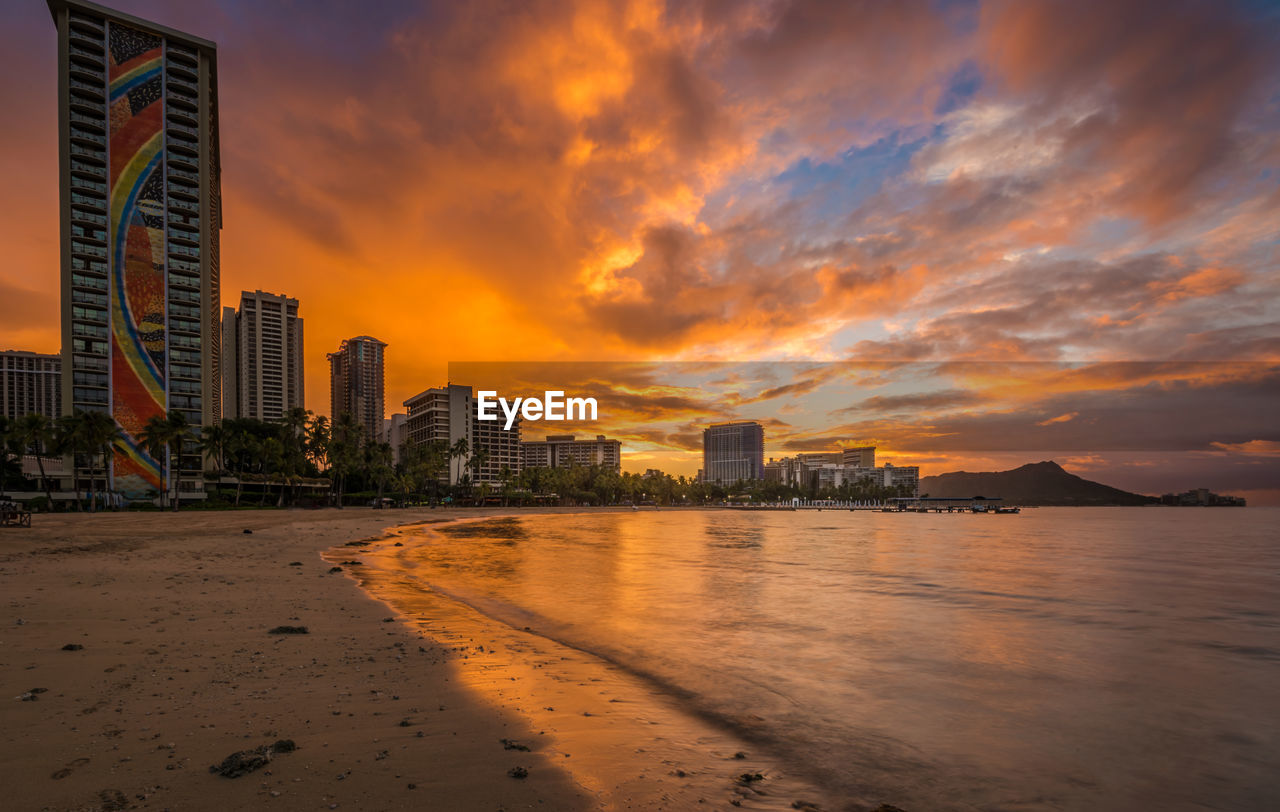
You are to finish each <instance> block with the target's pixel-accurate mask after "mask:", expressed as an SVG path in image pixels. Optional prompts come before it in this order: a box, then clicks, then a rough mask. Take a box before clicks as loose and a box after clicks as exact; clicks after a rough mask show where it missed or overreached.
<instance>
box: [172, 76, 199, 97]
mask: <svg viewBox="0 0 1280 812" xmlns="http://www.w3.org/2000/svg"><path fill="white" fill-rule="evenodd" d="M165 87H166V88H167V89H168V90H170V91H176V92H178V93H180V94H182V95H184V96H186V95H190V96H193V97H198V96H199V95H200V88H199V86H198V85H196V80H195V78H191V79H187V78H186V77H184V76H181V75H179V74H178V73H176V72H173V71H166V73H165Z"/></svg>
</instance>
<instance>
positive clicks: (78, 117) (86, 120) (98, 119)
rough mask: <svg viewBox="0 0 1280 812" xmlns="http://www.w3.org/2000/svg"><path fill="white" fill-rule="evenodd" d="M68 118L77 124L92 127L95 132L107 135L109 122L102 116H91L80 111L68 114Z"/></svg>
mask: <svg viewBox="0 0 1280 812" xmlns="http://www.w3.org/2000/svg"><path fill="white" fill-rule="evenodd" d="M67 118H68V119H70V120H71V121H74V122H76V123H77V124H82V125H84V126H86V127H92V128H93V129H94V131H95V132H101V133H105V132H106V130H107V122H105V121H103V120H102V116H91V115H88V114H86V113H81V112H79V111H78V110H72V111H71V112H70V113H68V115H67Z"/></svg>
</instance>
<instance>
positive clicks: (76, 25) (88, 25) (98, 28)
mask: <svg viewBox="0 0 1280 812" xmlns="http://www.w3.org/2000/svg"><path fill="white" fill-rule="evenodd" d="M68 22H70V23H71V30H79V31H83V32H84V33H86V34H90V35H92V36H95V37H97V38H98V39H99V40H101V39H102V37H103V35H104V34H106V31H105V30H104V29H103V27H102V23H100V22H98V21H97V20H91V19H89V18H88V17H81V16H79V15H74V16H72V17H71V19H70V20H68Z"/></svg>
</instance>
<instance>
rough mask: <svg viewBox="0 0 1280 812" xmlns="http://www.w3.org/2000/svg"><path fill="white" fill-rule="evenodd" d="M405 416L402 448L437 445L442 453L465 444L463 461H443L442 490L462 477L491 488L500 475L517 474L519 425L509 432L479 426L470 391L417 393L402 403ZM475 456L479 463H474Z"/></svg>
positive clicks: (492, 424) (495, 425) (450, 388)
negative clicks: (442, 450) (441, 447)
mask: <svg viewBox="0 0 1280 812" xmlns="http://www.w3.org/2000/svg"><path fill="white" fill-rule="evenodd" d="M404 405H405V408H407V409H408V410H409V412H408V414H409V416H408V419H407V420H406V422H405V436H406V440H407V442H408V443H410V444H412V445H422V444H424V443H430V442H439V443H442V444H443V445H444V446H445V447H446V448H449V449H453V448H456V447H457V446H458V441H459V440H466V447H467V453H466V455H465V456H463V455H459V456H453V455H450V456H449V461H448V465H447V467H446V470H445V472H444V473H443V474H442V476H441V480H442V481H443V482H445V483H446V484H457V483H458V482H460V481H461V480H462V479H463V477H467V478H469V479H470V481H472V482H488V483H490V484H496V483H499V482H501V481H502V478H503V476H504V469H505V474H509V475H511V476H515V475H516V474H518V473H520V419H519V418H516V420H515V422H514V423H513V425H512V426H511V428H510V429H505V428H503V421H501V420H480V419H479V418H478V416H477V415H476V410H475V393H474V392H472V390H471V387H470V386H462V385H460V384H453V383H451V384H448V385H447V386H443V387H439V388H436V389H428V390H426V391H424V392H419V393H418V394H416V395H414V396H413V397H411V398H409V399H408V400H406V401H405V402H404ZM477 455H479V456H480V461H479V463H476V462H475V457H476V456H477Z"/></svg>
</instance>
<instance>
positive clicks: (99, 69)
mask: <svg viewBox="0 0 1280 812" xmlns="http://www.w3.org/2000/svg"><path fill="white" fill-rule="evenodd" d="M48 2H49V9H50V11H51V12H52V13H53V20H54V23H55V24H56V26H57V29H58V97H59V106H58V107H59V110H58V128H59V152H60V162H59V174H60V181H61V184H60V186H61V190H62V191H61V201H60V205H61V215H62V217H61V220H62V230H61V245H62V252H61V253H62V267H61V272H62V358H63V375H62V386H63V391H62V403H63V411H64V413H70V412H71V411H72V410H73V409H81V410H86V411H90V410H93V411H104V412H107V413H109V414H111V415H112V416H113V417H114V418H115V420H116V423H117V424H118V425H119V426H120V429H121V433H122V439H121V440H120V441H119V442H118V443H117V447H116V450H115V454H114V457H113V459H112V460H111V471H110V476H111V480H112V488H113V489H114V490H116V491H117V492H119V493H121V494H123V495H124V496H126V497H128V498H141V497H144V496H147V495H148V494H149V493H150V494H154V493H156V492H160V491H163V490H164V488H165V482H166V472H165V470H164V465H165V462H164V461H163V460H159V459H156V458H155V457H153V456H152V455H151V454H149V453H148V452H147V451H146V449H145V448H144V447H143V446H142V444H141V443H140V440H139V437H140V435H141V432H142V427H143V426H144V425H145V424H146V422H147V420H148V419H150V418H151V417H153V416H156V415H164V414H166V413H167V412H169V411H176V412H181V413H183V414H184V415H185V416H186V417H187V419H188V420H189V421H190V422H191V424H192V425H193V427H194V428H195V430H196V431H197V432H198V431H199V430H200V427H202V426H208V425H212V424H213V423H215V422H217V421H218V420H219V419H220V416H221V415H220V411H221V399H222V398H221V378H220V375H219V370H218V361H219V355H220V351H219V343H220V340H221V330H220V315H221V313H220V309H219V306H220V302H219V294H218V233H219V229H220V228H221V225H222V212H221V205H220V184H219V162H218V160H219V159H218V127H217V50H216V46H215V45H214V44H213V43H212V42H209V41H207V40H203V39H200V38H198V37H193V36H191V35H189V34H183V33H181V32H179V31H174V30H171V29H169V28H165V27H163V26H159V25H156V24H154V23H150V22H147V21H145V20H140V19H137V18H135V17H131V16H129V15H127V14H122V13H120V12H117V11H113V10H111V9H108V8H105V7H103V6H99V5H97V4H94V3H89V2H84V1H83V0H48ZM202 467H203V466H202V462H201V457H200V454H199V453H198V452H197V451H196V450H195V447H194V445H192V446H190V447H189V448H188V450H187V453H184V454H183V455H182V459H181V481H182V485H181V487H182V490H183V491H184V492H189V495H193V496H195V495H199V492H200V491H201V490H202V487H203V485H202V478H201V469H202Z"/></svg>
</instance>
